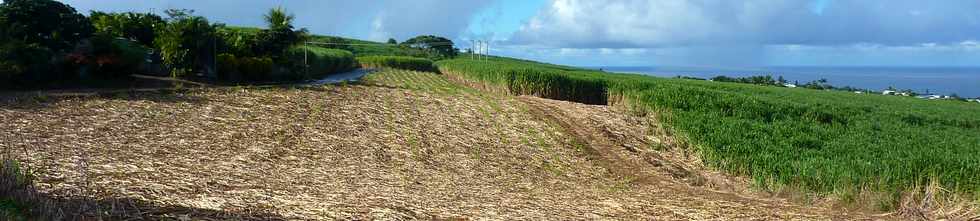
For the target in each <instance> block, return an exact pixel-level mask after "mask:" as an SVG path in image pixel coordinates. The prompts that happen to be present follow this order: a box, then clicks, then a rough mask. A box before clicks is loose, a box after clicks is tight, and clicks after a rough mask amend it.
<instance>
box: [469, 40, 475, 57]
mask: <svg viewBox="0 0 980 221" xmlns="http://www.w3.org/2000/svg"><path fill="white" fill-rule="evenodd" d="M475 45H476V41H474V40H470V60H473V54H474V53H476V51H475V50H474V49H475V48H476V47H475Z"/></svg>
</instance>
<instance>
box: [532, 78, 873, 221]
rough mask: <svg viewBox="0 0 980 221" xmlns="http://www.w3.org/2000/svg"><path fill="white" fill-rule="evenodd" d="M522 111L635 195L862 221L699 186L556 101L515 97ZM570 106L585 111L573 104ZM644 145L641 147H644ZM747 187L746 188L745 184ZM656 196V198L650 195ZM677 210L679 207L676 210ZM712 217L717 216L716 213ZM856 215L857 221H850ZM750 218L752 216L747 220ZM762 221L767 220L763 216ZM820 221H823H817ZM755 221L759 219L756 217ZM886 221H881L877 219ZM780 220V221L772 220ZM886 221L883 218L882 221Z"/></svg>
mask: <svg viewBox="0 0 980 221" xmlns="http://www.w3.org/2000/svg"><path fill="white" fill-rule="evenodd" d="M517 100H519V101H520V102H521V103H523V104H524V105H526V106H527V107H528V108H527V110H528V112H530V114H532V115H533V116H536V117H538V118H539V119H541V120H543V121H547V122H552V123H555V124H556V125H557V126H559V127H560V128H559V130H562V131H563V132H565V134H567V135H568V137H567V139H570V140H571V141H572V142H573V143H574V144H580V145H581V146H582V149H583V155H584V156H583V157H585V158H586V159H588V160H589V161H591V162H593V163H595V164H596V165H598V166H600V167H602V168H604V169H606V170H607V171H608V172H609V173H610V174H611V175H613V176H615V177H616V178H620V179H625V180H628V184H629V185H631V186H632V187H634V188H637V189H645V188H656V189H660V190H661V191H658V192H663V193H667V195H668V196H666V197H672V196H670V195H675V194H676V197H677V198H678V199H683V198H687V199H690V198H692V196H693V198H695V199H697V200H696V201H702V200H703V201H704V202H708V201H711V202H733V203H736V204H743V205H752V206H749V207H751V208H745V209H744V212H746V213H747V214H746V215H749V214H756V213H758V214H759V215H761V214H769V215H768V216H769V217H768V218H763V219H769V218H774V216H775V217H782V218H786V216H788V217H796V218H794V219H800V218H803V219H829V220H865V219H869V218H867V217H862V215H860V214H851V213H848V212H844V211H832V210H830V209H827V208H824V207H820V206H815V205H809V206H801V205H796V204H795V203H789V202H786V201H785V200H784V199H778V198H773V199H767V198H757V197H751V196H742V195H738V194H736V193H731V192H725V191H719V190H714V189H711V188H709V187H706V186H702V185H703V182H704V181H703V180H702V179H703V178H702V177H701V175H700V174H698V172H695V171H690V170H687V169H685V168H684V167H683V166H680V165H675V163H673V162H671V160H668V159H665V158H664V157H663V156H661V155H659V154H658V153H656V152H655V151H644V150H639V148H637V147H636V145H633V146H631V145H628V144H626V143H623V142H620V141H619V138H622V135H618V134H616V133H615V132H612V131H610V130H609V129H608V128H604V127H606V126H609V125H601V126H600V125H593V124H590V123H587V122H586V121H588V119H581V116H577V117H578V118H576V116H572V114H571V113H569V112H570V110H566V109H568V107H565V106H563V105H564V104H562V103H571V102H566V101H555V100H549V99H543V98H538V97H530V96H520V97H518V98H517ZM572 104H573V105H584V104H578V103H572ZM648 146H649V145H648V144H647V143H644V144H643V145H641V146H640V147H648ZM745 185H747V184H745ZM653 196H657V198H659V197H664V196H660V194H653ZM647 200H651V201H655V202H652V203H654V204H674V205H671V206H680V207H687V208H688V209H692V210H701V211H704V212H707V213H711V212H712V211H711V209H710V208H705V207H702V206H703V205H704V204H705V203H704V202H694V201H684V200H673V199H647ZM677 204H680V205H677ZM754 209H764V210H767V211H754ZM716 212H717V211H716ZM855 215H858V216H855ZM750 216H751V215H750ZM762 217H766V215H763V216H762ZM817 217H823V218H817ZM755 218H759V217H755ZM877 218H885V217H877ZM777 219H781V218H777ZM886 219H887V218H886Z"/></svg>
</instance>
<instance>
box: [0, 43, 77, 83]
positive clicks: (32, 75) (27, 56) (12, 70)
mask: <svg viewBox="0 0 980 221" xmlns="http://www.w3.org/2000/svg"><path fill="white" fill-rule="evenodd" d="M53 54H54V53H52V52H51V50H48V49H47V48H44V47H41V46H38V45H37V44H24V43H21V42H6V43H4V44H3V45H0V80H2V81H0V86H3V87H2V88H25V87H32V86H36V85H38V84H43V83H48V82H53V81H60V80H63V78H64V77H65V76H63V75H62V74H59V73H57V72H53V71H52V70H54V69H53V68H52V65H51V64H52V59H51V57H52V56H53Z"/></svg>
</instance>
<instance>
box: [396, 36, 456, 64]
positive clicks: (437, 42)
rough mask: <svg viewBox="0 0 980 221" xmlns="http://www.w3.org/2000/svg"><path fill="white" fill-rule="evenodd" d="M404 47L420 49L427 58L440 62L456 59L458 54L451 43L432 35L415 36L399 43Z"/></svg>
mask: <svg viewBox="0 0 980 221" xmlns="http://www.w3.org/2000/svg"><path fill="white" fill-rule="evenodd" d="M401 44H402V45H404V46H408V47H412V48H416V49H422V51H424V52H426V54H427V57H429V58H431V59H433V60H441V59H447V58H453V57H456V55H457V54H459V52H458V51H457V49H456V48H454V47H453V41H452V40H449V39H447V38H444V37H439V36H433V35H422V36H417V37H414V38H411V39H408V40H405V42H402V43H401Z"/></svg>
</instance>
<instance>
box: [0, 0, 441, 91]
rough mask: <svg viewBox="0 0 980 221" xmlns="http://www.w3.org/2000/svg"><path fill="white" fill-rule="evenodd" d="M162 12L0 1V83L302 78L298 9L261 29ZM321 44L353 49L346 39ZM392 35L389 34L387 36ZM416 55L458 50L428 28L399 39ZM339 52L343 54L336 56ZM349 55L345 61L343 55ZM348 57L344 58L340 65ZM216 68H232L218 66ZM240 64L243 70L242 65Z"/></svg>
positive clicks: (322, 53) (332, 62)
mask: <svg viewBox="0 0 980 221" xmlns="http://www.w3.org/2000/svg"><path fill="white" fill-rule="evenodd" d="M164 15H165V16H160V15H156V14H152V13H137V12H122V13H115V12H101V11H92V12H91V13H90V14H89V15H88V16H86V15H83V14H81V13H79V12H77V11H76V10H75V9H74V8H72V7H71V6H70V5H67V4H64V3H61V2H58V1H54V0H5V1H3V3H2V4H0V89H12V88H13V89H16V88H36V87H42V88H43V87H46V86H50V85H62V84H71V83H74V82H78V81H107V80H115V79H124V78H126V77H128V76H129V75H131V74H133V73H158V74H161V75H169V76H171V77H210V78H215V79H217V80H222V79H220V78H218V77H220V76H228V74H224V73H218V72H228V71H230V72H232V73H233V74H241V75H245V74H247V73H239V72H244V71H257V70H260V71H266V72H269V73H253V74H251V76H259V77H258V78H260V79H254V80H264V79H261V78H276V79H281V78H284V79H302V78H305V77H310V76H305V75H302V74H303V73H308V72H309V70H308V68H309V63H311V62H310V61H306V60H307V59H308V58H309V57H310V56H308V55H307V56H303V57H302V59H301V58H300V57H299V55H305V54H303V52H304V51H303V50H306V51H305V52H309V51H311V50H308V48H304V47H300V46H301V45H302V43H303V42H304V41H308V40H310V39H311V38H313V37H314V36H312V35H310V34H309V32H308V31H307V30H306V29H297V28H295V27H294V26H293V21H294V20H295V15H293V14H290V13H288V12H287V11H286V10H285V9H283V8H281V7H277V8H272V9H270V10H269V11H268V12H267V13H266V14H265V15H263V18H264V20H265V22H266V25H267V27H265V28H264V29H259V30H257V31H255V30H245V29H242V28H230V27H226V26H225V25H224V24H221V23H214V22H211V21H209V20H208V19H207V18H205V17H203V16H199V15H196V14H194V11H193V10H185V9H169V10H166V11H165V12H164ZM324 38H325V39H327V40H329V41H332V42H334V43H335V44H331V45H327V46H318V47H322V48H328V49H330V48H332V49H337V50H346V51H352V50H353V49H352V47H351V46H350V45H348V44H347V43H348V42H346V41H345V40H344V39H342V38H335V37H322V36H320V37H319V39H317V40H323V39H324ZM392 40H393V39H392ZM399 46H400V47H406V48H412V49H415V50H416V51H421V52H424V53H420V54H419V56H420V57H421V56H425V57H433V58H448V57H453V56H456V54H457V52H458V49H456V48H454V47H453V43H452V41H451V40H449V39H446V38H442V37H438V36H431V35H424V36H419V37H416V38H412V39H409V40H406V41H405V42H402V43H401V44H399ZM315 53H319V54H318V55H319V56H313V58H316V59H327V61H316V62H319V63H323V64H326V65H319V66H322V67H331V70H324V71H323V72H331V71H342V70H345V69H349V68H351V67H353V66H354V65H356V62H353V60H354V59H353V55H351V53H350V52H346V54H345V53H338V52H337V51H329V50H315ZM338 56H340V57H338ZM348 61H350V62H348ZM342 63H349V64H342ZM221 67H249V68H230V69H232V70H228V69H226V70H220V69H221ZM239 70H241V71H239Z"/></svg>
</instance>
